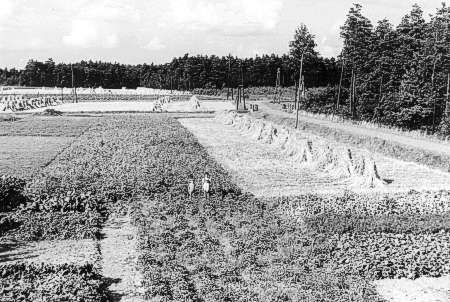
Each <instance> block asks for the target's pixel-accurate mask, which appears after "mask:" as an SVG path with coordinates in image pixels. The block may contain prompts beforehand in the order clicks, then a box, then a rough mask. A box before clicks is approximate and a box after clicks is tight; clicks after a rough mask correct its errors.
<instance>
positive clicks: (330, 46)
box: [0, 0, 449, 68]
mask: <svg viewBox="0 0 450 302" xmlns="http://www.w3.org/2000/svg"><path fill="white" fill-rule="evenodd" d="M356 2H357V3H360V4H362V6H363V14H364V15H365V16H366V17H368V18H369V19H370V20H371V21H372V23H373V24H376V22H377V21H378V20H381V19H383V18H387V19H389V20H390V21H391V22H392V23H393V24H394V25H397V24H398V23H399V22H400V20H401V18H402V17H403V16H404V15H405V14H407V13H408V12H409V11H410V9H411V7H412V5H413V4H414V3H417V4H419V5H420V6H421V7H422V9H423V10H424V13H425V16H428V15H429V14H432V13H434V12H435V11H436V9H437V8H438V7H440V5H441V3H442V2H445V1H444V0H162V1H161V0H0V67H8V68H12V67H16V68H23V67H24V66H25V64H26V63H27V61H28V60H29V59H37V60H41V61H44V60H46V59H48V58H52V59H53V60H54V61H55V62H57V63H59V62H66V63H70V62H76V61H80V60H102V61H108V62H120V63H124V64H143V63H147V64H150V63H152V62H154V63H165V62H169V61H171V59H172V58H173V57H179V56H183V55H184V54H185V53H189V54H191V55H197V54H203V55H205V54H208V55H211V54H215V55H219V56H222V55H227V54H229V53H231V54H232V55H234V56H240V57H254V56H255V55H261V54H266V53H267V54H271V53H276V54H284V53H287V52H288V49H289V41H290V40H291V39H292V38H293V35H294V31H295V29H296V27H297V26H298V25H300V24H301V23H304V24H306V25H307V26H308V28H309V29H310V31H311V32H312V33H313V34H314V35H315V37H316V42H317V44H318V47H317V50H318V51H319V53H320V54H321V55H322V56H324V57H331V56H336V55H337V54H338V53H339V51H340V49H341V45H342V41H341V39H340V37H339V30H340V29H339V28H340V26H341V25H342V24H343V23H344V21H345V19H346V14H347V12H348V10H349V9H350V7H351V6H352V4H353V3H356ZM448 4H449V3H448V2H447V5H448Z"/></svg>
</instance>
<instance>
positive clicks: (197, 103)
mask: <svg viewBox="0 0 450 302" xmlns="http://www.w3.org/2000/svg"><path fill="white" fill-rule="evenodd" d="M189 104H190V105H191V106H192V109H194V110H198V109H200V101H199V100H198V98H197V97H196V96H195V95H193V96H191V98H190V100H189Z"/></svg>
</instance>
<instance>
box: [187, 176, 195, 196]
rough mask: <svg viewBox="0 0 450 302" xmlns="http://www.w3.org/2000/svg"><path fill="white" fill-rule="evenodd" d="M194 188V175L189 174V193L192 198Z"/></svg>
mask: <svg viewBox="0 0 450 302" xmlns="http://www.w3.org/2000/svg"><path fill="white" fill-rule="evenodd" d="M194 190H195V184H194V177H193V176H192V175H189V181H188V194H189V198H190V199H192V194H193V193H194Z"/></svg>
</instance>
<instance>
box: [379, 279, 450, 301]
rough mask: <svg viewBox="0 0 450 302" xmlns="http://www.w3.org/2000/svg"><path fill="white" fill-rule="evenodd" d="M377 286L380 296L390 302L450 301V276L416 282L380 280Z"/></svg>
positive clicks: (417, 280)
mask: <svg viewBox="0 0 450 302" xmlns="http://www.w3.org/2000/svg"><path fill="white" fill-rule="evenodd" d="M375 286H376V288H377V290H378V292H379V293H380V295H381V296H382V297H383V298H385V299H386V300H387V301H390V302H448V301H450V276H445V277H441V278H419V279H416V280H409V279H399V280H379V281H376V282H375Z"/></svg>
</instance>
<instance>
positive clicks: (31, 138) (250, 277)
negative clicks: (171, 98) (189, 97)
mask: <svg viewBox="0 0 450 302" xmlns="http://www.w3.org/2000/svg"><path fill="white" fill-rule="evenodd" d="M217 108H218V109H223V108H222V106H221V105H218V107H216V109H217ZM20 117H21V119H20V120H18V121H14V122H10V121H3V122H0V142H2V143H1V144H0V154H1V155H2V157H1V158H0V172H1V174H3V175H8V176H7V177H3V178H2V179H1V180H0V181H1V183H0V202H1V203H0V205H1V212H0V273H1V276H2V277H1V278H0V300H1V301H146V300H147V301H211V302H213V301H330V302H331V301H333V302H334V301H343V302H344V301H361V302H363V301H364V302H365V301H369V302H370V301H380V302H381V301H423V302H425V301H448V300H449V299H450V285H449V283H448V282H447V281H448V276H449V274H450V245H449V243H450V223H449V221H450V193H449V192H448V190H449V188H450V175H449V174H448V173H445V172H442V171H439V170H434V169H431V168H428V167H425V166H421V165H417V164H413V163H407V162H402V161H399V160H397V159H392V158H389V157H387V156H385V155H380V154H374V153H370V152H368V151H366V150H360V149H355V148H350V149H351V151H349V148H348V147H346V146H345V145H342V144H338V143H336V142H332V141H328V140H325V139H323V138H321V137H319V136H316V135H314V134H312V133H307V132H301V131H299V133H296V132H294V131H293V130H292V129H289V128H287V127H284V128H282V127H279V126H278V125H276V124H274V123H272V122H269V121H267V120H262V119H257V118H256V117H254V116H244V115H236V114H231V113H226V114H217V116H214V115H212V114H205V113H203V115H202V113H201V112H199V113H198V114H192V113H158V114H155V113H140V114H123V113H122V114H119V113H117V114H84V115H83V116H80V115H77V114H73V115H70V114H69V115H67V114H66V115H61V116H41V115H23V116H20ZM342 150H345V151H346V152H343V154H346V156H338V155H339V154H341V153H342ZM3 154H6V155H7V156H3ZM205 171H208V172H209V174H210V176H211V179H212V182H211V196H210V198H204V197H203V196H202V194H201V192H200V188H201V179H202V177H203V176H204V173H205ZM190 176H192V177H193V179H194V183H195V191H194V194H193V196H192V197H191V198H189V196H188V194H187V183H188V179H189V177H190ZM411 293H413V296H411ZM408 299H409V300H408ZM432 299H434V300H432Z"/></svg>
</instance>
